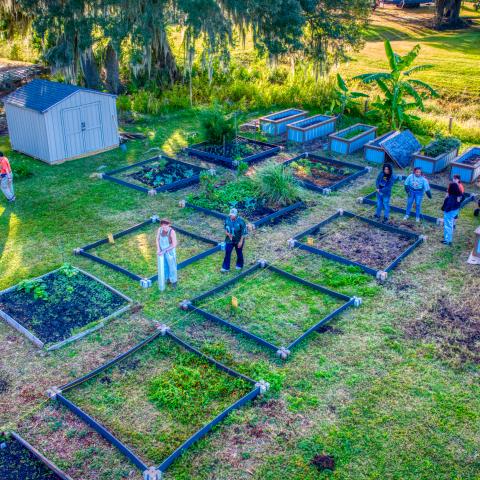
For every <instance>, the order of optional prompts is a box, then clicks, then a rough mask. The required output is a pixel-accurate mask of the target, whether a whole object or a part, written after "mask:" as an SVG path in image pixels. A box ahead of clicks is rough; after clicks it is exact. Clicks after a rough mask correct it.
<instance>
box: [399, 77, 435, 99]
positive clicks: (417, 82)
mask: <svg viewBox="0 0 480 480" xmlns="http://www.w3.org/2000/svg"><path fill="white" fill-rule="evenodd" d="M407 82H408V83H410V84H413V85H417V86H418V87H422V88H424V89H425V90H427V92H429V93H430V95H431V96H432V97H434V98H435V97H439V96H440V94H439V93H438V92H437V91H436V90H435V89H434V88H433V87H431V86H430V85H429V84H428V83H425V82H422V81H421V80H414V79H409V80H407Z"/></svg>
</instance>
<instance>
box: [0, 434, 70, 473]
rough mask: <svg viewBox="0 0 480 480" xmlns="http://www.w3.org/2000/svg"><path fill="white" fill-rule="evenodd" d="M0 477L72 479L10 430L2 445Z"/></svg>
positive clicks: (0, 449) (0, 448)
mask: <svg viewBox="0 0 480 480" xmlns="http://www.w3.org/2000/svg"><path fill="white" fill-rule="evenodd" d="M0 443H2V442H1V441H0ZM0 478H2V480H10V479H11V480H17V479H18V480H20V479H26V480H28V479H30V478H38V479H40V478H42V479H45V480H72V479H71V478H70V477H69V476H68V475H67V474H66V473H64V472H62V470H60V469H59V468H58V467H57V466H56V465H55V464H54V463H53V462H51V461H50V460H48V458H46V457H45V456H44V455H42V454H41V453H40V452H39V451H38V450H37V449H36V448H35V447H33V446H32V445H30V443H28V442H27V441H26V440H25V439H24V438H22V437H21V436H20V435H19V434H18V433H16V432H8V433H7V434H6V440H5V442H4V445H2V447H0Z"/></svg>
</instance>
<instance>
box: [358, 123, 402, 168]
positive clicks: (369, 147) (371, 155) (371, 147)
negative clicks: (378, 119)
mask: <svg viewBox="0 0 480 480" xmlns="http://www.w3.org/2000/svg"><path fill="white" fill-rule="evenodd" d="M395 133H396V132H395V130H392V131H390V132H388V133H384V134H383V135H381V136H380V137H377V138H375V139H374V140H370V141H369V142H368V143H367V144H366V145H365V148H364V150H363V155H364V158H365V161H367V162H371V163H376V164H377V165H383V164H384V163H385V161H386V160H388V155H387V152H386V151H385V149H384V148H383V147H382V146H381V143H382V142H383V141H384V140H387V139H388V138H390V137H391V136H392V135H395Z"/></svg>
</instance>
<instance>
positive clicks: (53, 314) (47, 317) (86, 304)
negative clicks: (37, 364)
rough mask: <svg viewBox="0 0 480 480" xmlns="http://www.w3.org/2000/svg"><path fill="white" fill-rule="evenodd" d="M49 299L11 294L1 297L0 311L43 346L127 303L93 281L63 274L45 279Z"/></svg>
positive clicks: (15, 292) (25, 294)
mask: <svg viewBox="0 0 480 480" xmlns="http://www.w3.org/2000/svg"><path fill="white" fill-rule="evenodd" d="M43 280H44V285H45V290H46V292H47V295H48V296H47V298H46V299H42V298H37V299H35V298H34V295H33V293H32V292H29V293H27V292H25V291H21V290H18V289H17V290H12V291H10V292H7V293H5V294H3V295H1V296H0V310H2V311H4V312H5V313H7V314H8V315H10V317H12V318H13V319H14V320H15V321H17V322H18V323H19V324H20V325H22V326H23V327H25V328H26V329H28V330H29V331H31V332H32V333H33V334H34V335H35V336H36V337H37V338H39V339H40V340H41V341H42V342H44V343H56V342H60V341H62V340H65V339H67V338H69V337H71V336H72V335H73V334H74V333H75V331H76V330H78V329H81V328H83V327H85V326H87V325H89V324H90V323H92V322H97V321H99V320H101V319H102V318H105V317H107V316H108V315H111V314H112V313H114V312H115V311H117V310H119V309H120V308H121V307H123V306H125V305H126V304H127V301H126V300H125V299H124V298H122V297H120V296H119V295H117V294H116V293H114V292H112V291H111V290H109V289H108V288H107V287H105V286H104V285H103V284H101V283H99V282H97V281H96V280H94V279H93V278H90V277H89V276H87V275H84V274H83V273H82V272H77V273H76V274H75V275H74V276H72V277H68V276H66V275H64V274H62V273H61V272H60V271H56V272H52V273H51V274H49V275H47V276H46V277H44V279H43Z"/></svg>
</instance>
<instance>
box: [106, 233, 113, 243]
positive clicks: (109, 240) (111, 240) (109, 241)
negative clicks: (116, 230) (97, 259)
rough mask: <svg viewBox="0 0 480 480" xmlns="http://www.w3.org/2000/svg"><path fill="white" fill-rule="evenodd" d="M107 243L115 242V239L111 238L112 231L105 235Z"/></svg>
mask: <svg viewBox="0 0 480 480" xmlns="http://www.w3.org/2000/svg"><path fill="white" fill-rule="evenodd" d="M107 238H108V243H115V239H114V238H113V233H109V234H108V235H107Z"/></svg>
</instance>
